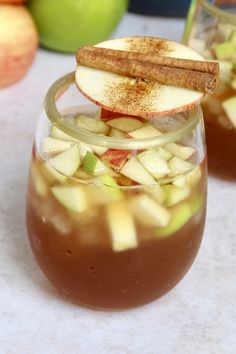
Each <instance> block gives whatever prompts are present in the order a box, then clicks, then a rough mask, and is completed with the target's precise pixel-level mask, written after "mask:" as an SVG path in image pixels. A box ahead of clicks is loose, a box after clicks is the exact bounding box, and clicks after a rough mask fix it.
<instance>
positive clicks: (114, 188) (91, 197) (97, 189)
mask: <svg viewBox="0 0 236 354" xmlns="http://www.w3.org/2000/svg"><path fill="white" fill-rule="evenodd" d="M95 182H96V185H93V184H92V183H91V184H89V185H87V186H86V188H85V190H86V194H87V196H88V201H89V204H90V205H104V204H108V203H112V202H115V201H118V200H121V199H122V198H123V193H122V191H121V189H120V187H119V186H118V184H117V183H116V181H115V180H114V178H112V177H111V176H110V175H103V176H99V177H98V178H97V179H96V181H95Z"/></svg>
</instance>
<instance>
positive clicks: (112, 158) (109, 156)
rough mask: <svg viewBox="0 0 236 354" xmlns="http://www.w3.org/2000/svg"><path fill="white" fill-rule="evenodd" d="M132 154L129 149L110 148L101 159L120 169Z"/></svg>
mask: <svg viewBox="0 0 236 354" xmlns="http://www.w3.org/2000/svg"><path fill="white" fill-rule="evenodd" d="M131 154H132V152H131V151H129V150H117V149H109V150H107V151H106V152H105V153H104V154H103V155H102V156H101V160H102V161H104V162H105V163H107V164H108V165H109V166H111V167H112V168H114V169H115V170H118V171H119V170H120V169H121V167H122V166H123V165H124V163H125V162H126V161H127V159H128V157H130V156H131Z"/></svg>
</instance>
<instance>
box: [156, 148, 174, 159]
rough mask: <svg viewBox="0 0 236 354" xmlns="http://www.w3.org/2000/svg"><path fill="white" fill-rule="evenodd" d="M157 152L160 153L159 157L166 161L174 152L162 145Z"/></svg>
mask: <svg viewBox="0 0 236 354" xmlns="http://www.w3.org/2000/svg"><path fill="white" fill-rule="evenodd" d="M157 153H158V155H159V157H160V158H161V159H163V160H165V161H169V160H170V159H171V157H172V154H171V153H170V152H169V151H167V150H165V149H164V148H162V147H160V148H158V149H157Z"/></svg>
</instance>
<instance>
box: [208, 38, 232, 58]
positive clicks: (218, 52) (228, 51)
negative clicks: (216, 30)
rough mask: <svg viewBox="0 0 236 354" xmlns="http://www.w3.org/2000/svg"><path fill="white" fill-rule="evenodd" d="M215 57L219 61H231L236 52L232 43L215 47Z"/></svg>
mask: <svg viewBox="0 0 236 354" xmlns="http://www.w3.org/2000/svg"><path fill="white" fill-rule="evenodd" d="M213 49H214V52H215V56H216V58H217V59H219V60H226V59H230V58H231V57H232V55H233V54H234V52H235V48H234V45H233V43H232V42H229V41H227V42H224V43H217V44H215V45H214V47H213Z"/></svg>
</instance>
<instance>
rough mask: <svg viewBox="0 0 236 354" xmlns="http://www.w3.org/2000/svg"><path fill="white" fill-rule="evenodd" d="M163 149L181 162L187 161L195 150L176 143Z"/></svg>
mask: <svg viewBox="0 0 236 354" xmlns="http://www.w3.org/2000/svg"><path fill="white" fill-rule="evenodd" d="M165 149H166V150H167V151H169V152H170V153H171V154H173V155H175V156H177V157H179V158H180V159H182V160H187V159H189V158H190V157H191V156H192V155H193V154H194V153H195V149H194V148H192V147H191V146H183V145H180V144H176V143H169V144H167V145H166V146H165Z"/></svg>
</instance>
